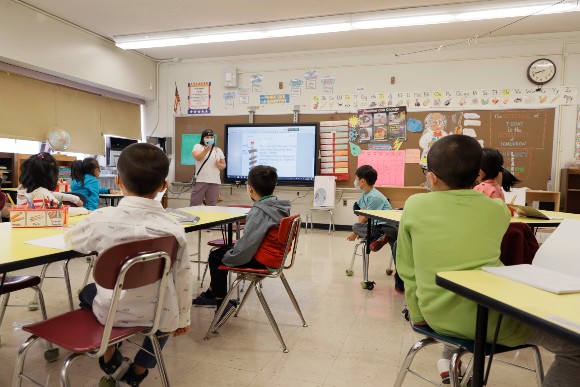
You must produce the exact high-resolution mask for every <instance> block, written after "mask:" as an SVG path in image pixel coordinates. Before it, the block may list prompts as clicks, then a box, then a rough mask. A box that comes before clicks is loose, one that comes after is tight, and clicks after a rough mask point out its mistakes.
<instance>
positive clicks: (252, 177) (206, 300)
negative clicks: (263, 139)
mask: <svg viewBox="0 0 580 387" xmlns="http://www.w3.org/2000/svg"><path fill="white" fill-rule="evenodd" d="M277 181H278V174H277V172H276V168H274V167H270V166H266V165H257V166H255V167H253V168H252V169H250V173H249V174H248V182H247V184H246V190H247V194H248V196H249V197H250V199H252V201H253V202H254V205H253V207H252V208H251V209H250V211H249V212H248V215H247V217H246V225H245V226H244V235H242V237H241V238H240V239H238V240H237V242H236V244H235V245H234V246H233V247H232V246H224V247H220V248H219V249H216V250H213V251H212V252H211V253H210V255H209V258H208V265H209V272H210V276H211V282H210V286H209V288H208V289H207V290H206V291H205V292H202V293H201V294H200V295H199V297H197V298H196V299H194V300H193V302H192V304H193V305H194V306H204V307H214V306H215V307H217V309H219V307H220V305H221V304H222V302H223V301H224V297H225V296H226V294H227V285H228V272H227V271H225V270H219V269H218V267H219V266H220V265H222V264H223V265H226V266H230V267H252V268H257V269H264V268H268V267H271V268H275V269H277V268H279V267H280V265H281V263H282V262H281V260H280V262H277V261H276V262H274V261H273V260H272V258H271V257H272V256H280V257H282V255H283V253H284V247H285V246H282V245H281V244H280V243H279V242H278V240H277V236H278V226H279V225H280V221H281V220H282V218H285V217H288V216H290V202H289V201H288V200H279V199H278V198H277V197H276V196H274V189H275V188H276V183H277ZM260 247H262V248H261V249H260ZM266 251H268V253H266ZM236 307H237V303H236V302H235V301H234V300H230V301H229V303H228V305H227V308H226V309H225V311H224V316H225V315H227V314H230V313H232V312H233V310H234V309H235V308H236ZM216 312H217V310H216Z"/></svg>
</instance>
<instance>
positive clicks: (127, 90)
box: [0, 0, 157, 100]
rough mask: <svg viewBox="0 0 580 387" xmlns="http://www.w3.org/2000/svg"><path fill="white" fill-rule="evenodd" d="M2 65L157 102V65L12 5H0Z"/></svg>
mask: <svg viewBox="0 0 580 387" xmlns="http://www.w3.org/2000/svg"><path fill="white" fill-rule="evenodd" d="M0 48H1V49H0V61H2V62H6V63H10V64H13V65H16V66H20V67H24V68H27V69H31V70H36V71H40V72H42V73H46V74H49V75H54V76H57V77H61V78H64V79H68V80H72V81H76V82H80V83H82V84H86V85H89V86H94V87H97V88H100V89H104V90H108V91H113V92H116V93H120V94H124V95H127V96H131V97H135V98H139V99H145V100H153V99H155V98H156V84H157V80H156V66H155V62H154V61H152V60H150V59H147V58H145V57H143V56H142V55H139V54H136V53H134V52H131V51H125V50H121V49H120V48H117V47H116V46H115V45H114V44H113V43H112V42H110V41H107V40H105V39H102V38H100V37H97V36H94V35H92V34H89V33H87V32H84V31H81V30H79V29H77V28H75V27H73V26H70V25H67V24H64V23H62V22H60V21H57V20H54V19H52V18H50V17H48V16H46V15H43V14H41V13H38V12H35V11H33V10H32V9H29V8H27V7H25V6H23V5H21V4H18V3H15V2H12V1H10V0H0Z"/></svg>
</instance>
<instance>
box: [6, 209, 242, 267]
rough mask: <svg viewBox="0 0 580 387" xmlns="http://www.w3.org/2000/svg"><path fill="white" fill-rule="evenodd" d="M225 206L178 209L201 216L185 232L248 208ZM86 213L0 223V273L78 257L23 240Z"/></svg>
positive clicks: (49, 232)
mask: <svg viewBox="0 0 580 387" xmlns="http://www.w3.org/2000/svg"><path fill="white" fill-rule="evenodd" d="M226 208H227V207H213V208H212V207H205V206H200V207H189V208H184V209H181V210H182V211H185V212H189V213H192V214H195V215H197V216H199V217H200V220H199V221H198V222H197V223H196V224H195V225H191V224H184V225H183V227H184V228H185V231H186V232H192V231H196V230H201V229H205V228H209V227H213V226H218V225H221V224H227V223H232V222H235V221H237V220H241V219H244V218H245V217H246V212H247V210H248V209H245V211H241V210H239V209H229V210H226ZM86 216H87V215H84V216H74V217H69V219H68V224H67V226H65V227H41V228H12V225H11V224H10V223H0V246H2V249H1V250H0V273H2V272H6V271H11V270H18V269H22V268H26V267H33V266H38V265H42V264H45V263H49V262H56V261H59V260H65V259H69V258H73V257H76V256H81V255H82V254H80V253H77V252H74V251H70V250H59V249H52V248H48V247H40V246H34V245H30V244H27V243H25V242H26V241H30V240H33V239H39V238H46V237H49V236H53V235H58V234H64V233H65V232H66V231H67V229H68V227H69V226H71V225H74V224H76V223H78V222H80V221H81V220H82V219H84V218H86Z"/></svg>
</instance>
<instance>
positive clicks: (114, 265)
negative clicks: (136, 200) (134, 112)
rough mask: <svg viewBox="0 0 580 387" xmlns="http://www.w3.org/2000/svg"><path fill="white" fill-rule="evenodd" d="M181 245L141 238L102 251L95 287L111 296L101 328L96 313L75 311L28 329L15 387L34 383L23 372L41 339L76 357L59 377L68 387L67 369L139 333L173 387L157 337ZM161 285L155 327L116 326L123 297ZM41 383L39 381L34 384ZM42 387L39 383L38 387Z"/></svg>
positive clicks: (169, 240) (171, 239)
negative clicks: (154, 284) (123, 294)
mask: <svg viewBox="0 0 580 387" xmlns="http://www.w3.org/2000/svg"><path fill="white" fill-rule="evenodd" d="M177 250H178V243H177V240H176V239H175V237H174V236H164V237H158V238H151V239H143V240H137V241H132V242H128V243H123V244H119V245H117V246H114V247H112V248H110V249H108V250H106V251H104V252H103V253H102V254H101V255H100V256H99V258H98V259H97V262H96V264H95V268H94V272H93V274H94V278H95V282H96V283H97V284H98V285H99V286H101V287H103V288H105V289H110V290H112V291H113V295H112V300H111V305H110V307H109V312H108V314H107V319H106V322H105V324H104V325H102V324H101V323H100V322H99V321H98V320H97V318H96V317H95V315H94V314H93V312H92V310H90V309H77V310H74V311H71V312H67V313H64V314H62V315H60V316H57V317H53V318H51V319H48V320H46V321H41V322H38V323H35V324H30V325H26V326H24V327H23V328H22V329H23V330H24V331H26V332H30V333H32V336H30V337H29V338H28V340H26V342H24V343H23V344H22V345H21V347H20V349H19V351H18V356H17V358H16V367H15V370H14V379H13V386H19V385H20V384H21V381H22V379H28V380H32V379H31V378H30V377H28V376H27V375H25V374H24V373H23V369H24V361H25V358H26V354H27V352H28V350H29V349H30V348H31V347H32V345H33V344H34V343H35V342H36V341H37V340H38V339H40V338H42V339H45V340H47V341H49V342H51V343H54V344H56V345H58V346H60V347H63V348H65V349H66V350H68V351H71V352H73V353H72V354H71V355H70V356H69V357H68V358H67V359H66V360H65V361H64V364H63V366H62V369H61V372H60V382H61V385H62V386H65V387H69V386H70V382H69V380H68V374H69V369H70V367H71V365H72V364H73V363H74V361H75V360H77V359H78V358H80V357H81V356H83V355H87V356H90V357H93V358H98V357H100V356H102V355H103V353H105V351H106V350H107V347H108V346H110V345H114V344H117V343H119V342H121V341H124V340H127V339H129V338H131V337H133V336H135V335H137V334H141V335H144V336H147V337H149V339H150V340H151V342H152V343H153V349H154V355H155V357H156V358H157V366H158V368H159V373H160V378H161V382H162V384H163V386H165V387H167V386H169V381H168V378H167V372H166V370H165V364H164V362H163V357H162V355H161V348H160V345H159V342H158V340H157V337H156V335H155V332H156V331H157V330H158V326H159V320H160V317H161V313H162V311H163V303H162V302H159V301H160V300H163V299H164V295H165V290H166V287H167V277H168V273H169V271H170V269H171V265H172V264H173V263H174V262H175V259H176V255H177ZM156 282H158V283H159V287H158V296H157V297H156V299H157V300H158V302H157V304H156V306H155V313H154V316H153V318H152V326H150V327H146V326H137V327H113V321H115V316H116V314H117V309H118V306H119V300H120V297H121V293H122V292H123V291H124V290H128V289H135V288H139V287H142V286H146V285H149V284H153V283H156ZM35 383H37V382H35ZM37 384H38V383H37Z"/></svg>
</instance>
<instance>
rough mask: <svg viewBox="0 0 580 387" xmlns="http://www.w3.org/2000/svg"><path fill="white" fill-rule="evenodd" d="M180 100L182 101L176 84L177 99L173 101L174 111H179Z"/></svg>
mask: <svg viewBox="0 0 580 387" xmlns="http://www.w3.org/2000/svg"><path fill="white" fill-rule="evenodd" d="M179 101H181V98H179V91H177V86H175V101H174V102H173V112H174V113H177V107H178V106H179Z"/></svg>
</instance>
